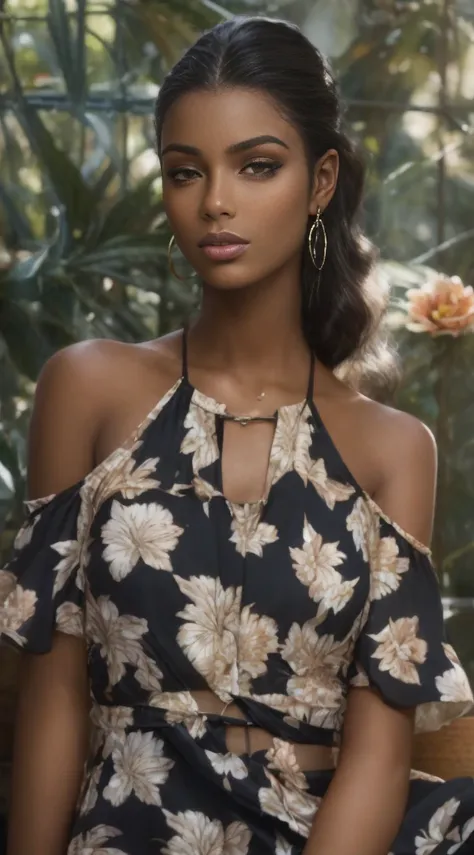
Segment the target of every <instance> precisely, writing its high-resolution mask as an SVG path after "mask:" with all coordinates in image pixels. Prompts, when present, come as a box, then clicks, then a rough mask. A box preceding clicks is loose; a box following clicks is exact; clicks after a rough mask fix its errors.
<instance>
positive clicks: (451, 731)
mask: <svg viewBox="0 0 474 855" xmlns="http://www.w3.org/2000/svg"><path fill="white" fill-rule="evenodd" d="M411 765H412V768H413V769H417V770H418V771H420V772H427V773H428V774H429V775H436V776H437V777H438V778H444V779H445V780H447V779H449V778H463V777H464V776H467V777H469V778H473V777H474V716H467V717H465V718H459V719H456V721H453V722H452V723H451V724H449V725H447V726H446V727H442V728H441V730H437V731H435V732H434V733H420V734H417V736H415V740H414V750H413V760H412V764H411Z"/></svg>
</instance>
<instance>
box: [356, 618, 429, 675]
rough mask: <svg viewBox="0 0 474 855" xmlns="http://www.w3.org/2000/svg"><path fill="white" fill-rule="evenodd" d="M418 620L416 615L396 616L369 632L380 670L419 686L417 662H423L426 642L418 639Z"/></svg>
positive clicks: (426, 647)
mask: <svg viewBox="0 0 474 855" xmlns="http://www.w3.org/2000/svg"><path fill="white" fill-rule="evenodd" d="M418 629H419V620H418V618H417V617H412V618H398V620H392V619H391V618H389V622H388V624H387V626H386V627H384V629H382V631H381V632H379V633H378V634H377V635H370V636H369V637H370V638H372V639H373V640H374V641H377V642H378V644H377V649H376V651H375V653H372V658H373V659H379V660H380V662H379V669H380V670H381V671H388V673H389V674H390V676H391V677H393V678H394V679H395V680H401V682H403V683H412V684H416V685H418V686H419V685H420V677H419V674H418V671H417V669H416V665H422V664H423V662H424V661H425V659H426V654H427V651H428V645H427V643H426V641H424V639H422V638H418V636H417V633H418Z"/></svg>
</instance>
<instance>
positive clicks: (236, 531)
mask: <svg viewBox="0 0 474 855" xmlns="http://www.w3.org/2000/svg"><path fill="white" fill-rule="evenodd" d="M259 516H260V509H259V506H258V505H248V504H247V505H243V506H239V505H236V506H235V507H234V519H233V521H232V537H231V538H230V540H231V543H235V548H236V550H237V552H238V553H239V555H242V556H244V557H245V555H247V553H248V552H252V553H253V554H254V555H258V556H259V558H261V557H262V555H263V548H264V546H266V545H267V544H268V543H275V542H276V541H277V540H278V532H277V530H276V528H275V526H274V525H269V524H268V523H264V522H260V520H259Z"/></svg>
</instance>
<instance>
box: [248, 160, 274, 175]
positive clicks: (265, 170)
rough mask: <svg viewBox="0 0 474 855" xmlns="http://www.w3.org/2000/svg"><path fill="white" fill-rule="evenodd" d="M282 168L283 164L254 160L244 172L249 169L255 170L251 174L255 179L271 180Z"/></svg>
mask: <svg viewBox="0 0 474 855" xmlns="http://www.w3.org/2000/svg"><path fill="white" fill-rule="evenodd" d="M282 166H283V164H282V163H278V162H277V161H275V160H252V161H251V162H250V163H247V165H246V166H245V167H244V171H245V170H247V169H252V170H254V171H253V173H251V174H253V176H254V177H255V178H260V177H262V178H271V177H272V176H273V175H275V174H276V172H277V171H278V170H279V169H281V167H282Z"/></svg>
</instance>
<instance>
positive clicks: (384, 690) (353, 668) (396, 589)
mask: <svg viewBox="0 0 474 855" xmlns="http://www.w3.org/2000/svg"><path fill="white" fill-rule="evenodd" d="M376 528H377V531H376V534H375V536H374V540H373V544H372V548H371V555H370V563H371V590H370V597H369V602H368V608H367V614H366V620H365V623H364V625H363V627H362V630H361V632H360V635H359V637H358V639H357V642H356V646H355V650H354V657H353V661H352V663H351V664H350V667H349V673H348V682H349V686H353V687H369V688H372V689H374V690H375V691H377V693H378V694H379V695H380V696H381V698H382V699H383V700H384V701H385V702H386V703H387V704H388V705H389V706H392V707H394V708H398V709H414V710H415V730H416V731H417V732H427V731H433V730H439V728H441V727H443V726H444V725H447V724H449V723H450V722H451V721H453V720H454V719H456V718H459V717H460V716H463V715H465V714H466V713H468V712H469V711H470V710H471V709H472V708H473V706H474V698H473V695H472V690H471V687H470V685H469V680H468V678H467V675H466V673H465V671H464V669H463V668H462V666H461V664H460V662H459V659H458V657H457V655H456V653H455V651H454V650H453V648H452V647H451V645H450V644H448V643H447V639H446V634H445V626H444V620H443V607H442V602H441V594H440V590H439V584H438V580H437V577H436V572H435V570H434V567H433V564H432V561H431V556H430V552H429V550H428V549H427V548H426V547H423V548H420V546H419V544H418V543H417V542H414V541H413V539H411V538H408V537H407V536H406V534H405V533H404V532H402V531H401V530H400V529H399V528H398V527H397V526H395V525H394V524H393V523H392V522H391V521H390V520H388V519H386V518H384V517H383V516H381V515H379V519H378V522H377V527H376Z"/></svg>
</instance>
